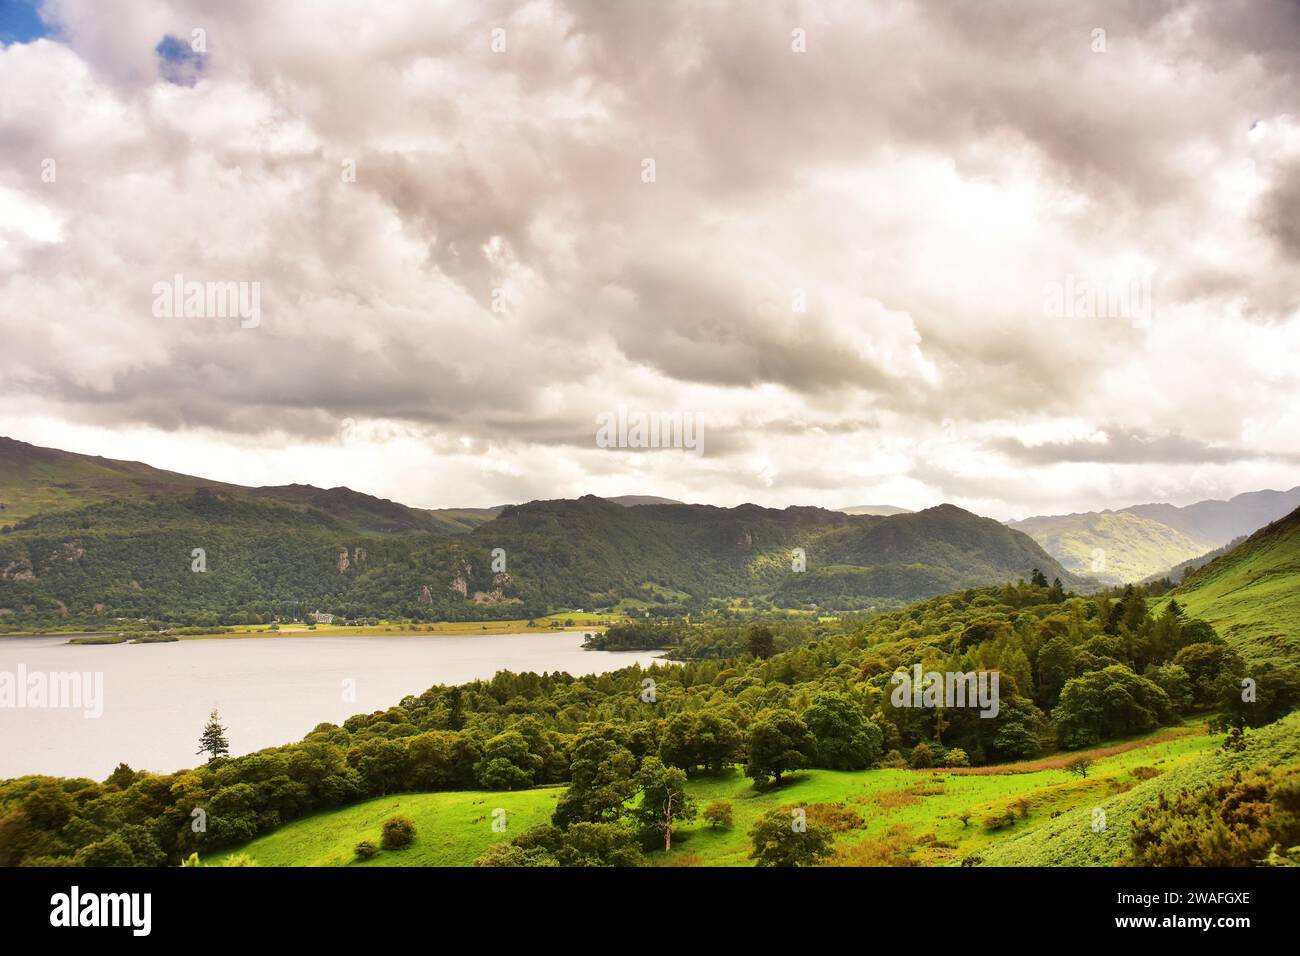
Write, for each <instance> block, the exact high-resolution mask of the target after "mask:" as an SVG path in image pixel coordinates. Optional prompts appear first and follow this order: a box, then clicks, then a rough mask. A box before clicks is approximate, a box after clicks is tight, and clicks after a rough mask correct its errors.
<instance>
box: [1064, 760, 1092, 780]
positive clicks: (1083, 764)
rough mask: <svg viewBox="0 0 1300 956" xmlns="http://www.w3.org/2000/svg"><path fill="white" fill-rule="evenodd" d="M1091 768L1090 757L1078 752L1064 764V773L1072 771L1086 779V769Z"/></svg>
mask: <svg viewBox="0 0 1300 956" xmlns="http://www.w3.org/2000/svg"><path fill="white" fill-rule="evenodd" d="M1091 769H1092V758H1091V757H1085V756H1083V755H1082V754H1080V755H1079V756H1078V757H1075V758H1074V759H1073V760H1071V761H1070V762H1069V763H1067V764H1066V765H1065V771H1066V773H1072V774H1074V775H1075V776H1076V777H1079V778H1081V779H1083V780H1087V779H1088V771H1089V770H1091Z"/></svg>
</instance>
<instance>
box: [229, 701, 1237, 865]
mask: <svg viewBox="0 0 1300 956" xmlns="http://www.w3.org/2000/svg"><path fill="white" fill-rule="evenodd" d="M1217 740H1218V738H1217V737H1215V736H1212V735H1209V734H1206V733H1204V731H1203V730H1202V729H1200V728H1195V727H1187V728H1183V729H1180V730H1178V731H1174V732H1170V731H1161V732H1157V733H1154V734H1149V735H1146V736H1145V737H1141V738H1137V739H1134V740H1131V741H1127V742H1123V743H1118V744H1114V743H1112V744H1110V745H1108V746H1105V747H1100V748H1097V749H1096V750H1095V751H1091V752H1090V754H1091V755H1092V756H1093V759H1094V761H1095V762H1094V766H1093V770H1092V771H1091V772H1090V774H1089V775H1088V777H1087V778H1086V779H1084V778H1080V777H1076V776H1074V775H1072V774H1070V773H1068V772H1066V771H1065V770H1064V769H1063V764H1064V760H1061V759H1055V760H1038V761H1025V762H1022V763H1012V764H1002V765H998V766H993V767H984V768H980V772H978V773H970V772H961V773H957V772H948V771H942V770H906V769H894V770H890V769H880V770H862V771H835V770H807V771H803V772H801V773H799V774H797V775H795V776H793V777H791V778H790V780H789V782H788V783H787V784H786V785H785V786H783V787H780V788H777V789H774V790H767V791H756V790H754V789H753V787H751V786H750V785H749V783H750V782H749V780H747V779H746V778H745V777H743V776H741V775H740V774H739V773H738V772H736V771H734V770H732V771H731V772H728V773H724V774H720V775H718V776H716V777H698V778H693V779H691V780H690V781H689V782H688V784H687V792H688V793H690V795H691V796H692V797H693V798H694V799H695V801H696V802H697V804H699V805H700V806H705V805H707V804H708V803H710V802H712V801H714V800H725V801H727V802H729V803H730V804H731V806H732V808H733V822H732V825H731V826H730V827H725V828H719V829H715V828H713V827H711V826H710V825H709V823H708V822H707V821H704V820H701V819H696V820H694V821H692V822H690V823H687V824H684V825H683V826H682V827H681V828H680V829H679V830H678V831H677V832H676V833H675V834H674V838H673V844H674V846H673V850H672V852H671V853H664V852H663V851H662V850H658V851H655V852H652V853H649V854H648V855H647V859H646V862H647V863H648V864H649V865H651V866H682V865H688V864H689V865H694V866H752V865H753V861H752V860H750V859H749V851H750V846H751V844H750V840H749V836H748V832H749V829H750V827H751V826H752V825H753V823H754V822H755V821H756V820H757V819H758V817H759V816H761V815H762V814H763V813H765V812H766V811H768V810H772V809H776V808H779V807H784V806H789V805H794V806H803V807H815V808H816V807H825V806H829V805H834V804H843V805H844V806H846V807H848V808H851V809H852V811H853V812H855V813H856V814H857V815H858V823H859V825H857V826H852V827H851V828H848V829H844V830H842V831H841V832H840V833H839V834H837V839H836V844H837V856H836V857H835V858H833V859H832V860H831V863H832V864H840V865H864V864H865V865H871V864H875V865H883V864H894V865H898V864H904V865H918V864H919V865H937V866H944V865H956V864H957V863H959V862H960V861H962V860H963V859H965V858H967V857H969V856H978V857H980V858H982V859H986V860H987V859H988V858H989V854H990V851H992V850H994V849H995V848H1000V847H1002V846H1005V845H1019V844H1021V843H1022V838H1023V842H1024V843H1026V844H1027V845H1029V846H1031V847H1032V846H1035V845H1036V844H1035V841H1034V839H1033V834H1034V833H1035V832H1037V831H1038V830H1039V828H1042V827H1046V826H1047V825H1048V824H1049V823H1050V822H1051V821H1052V820H1053V819H1054V816H1055V815H1058V814H1062V813H1067V812H1070V811H1074V812H1076V813H1077V812H1079V810H1080V808H1082V809H1083V810H1084V811H1085V812H1086V810H1087V808H1090V807H1091V806H1092V805H1093V804H1096V803H1099V802H1102V801H1104V800H1107V799H1109V798H1110V797H1111V795H1113V794H1116V793H1126V792H1129V791H1130V790H1131V789H1132V788H1135V787H1138V786H1140V785H1141V778H1140V775H1135V773H1134V771H1135V770H1136V769H1137V768H1142V767H1153V768H1156V769H1158V770H1160V771H1161V772H1162V773H1163V772H1167V771H1171V770H1175V769H1181V768H1185V767H1195V766H1197V765H1198V764H1200V763H1202V762H1206V761H1205V756H1206V755H1207V754H1213V752H1214V747H1215V744H1216V742H1217ZM1213 766H1216V767H1217V763H1214V764H1213ZM1140 773H1141V771H1139V774H1140ZM563 792H564V791H563V788H558V787H549V788H540V789H535V790H522V791H481V790H469V791H452V792H444V793H403V794H396V795H393V796H391V797H380V798H378V799H374V800H368V801H366V802H364V803H360V804H357V805H356V806H352V807H346V808H344V809H340V810H332V811H327V812H325V813H319V814H315V815H313V816H310V817H306V818H304V819H302V820H297V821H295V822H293V823H290V824H287V825H286V826H284V827H281V828H280V829H278V830H275V831H273V832H271V833H269V834H267V835H266V836H263V837H259V838H258V839H256V840H253V841H251V842H249V843H246V844H244V845H242V846H239V847H236V848H233V849H231V850H227V851H224V852H221V853H217V854H213V855H212V856H211V857H208V858H205V859H204V860H203V862H204V863H206V864H208V865H212V866H221V865H223V863H224V862H225V861H226V860H228V859H230V858H231V857H234V856H243V857H247V858H251V859H252V860H253V862H255V863H256V864H257V865H258V866H471V865H473V863H474V861H475V860H476V859H477V858H478V857H479V856H481V855H482V854H483V852H484V851H485V850H487V849H488V848H489V847H490V846H492V845H493V844H494V843H503V842H506V841H507V840H509V839H511V838H512V837H514V836H517V835H518V834H520V833H522V832H524V831H525V830H527V829H529V828H530V827H533V826H536V825H538V824H544V823H546V822H548V821H549V819H550V815H551V813H552V812H553V811H554V809H555V804H556V801H557V800H558V799H559V796H560V795H561V794H562V793H563ZM1020 800H1024V801H1026V806H1025V808H1024V810H1023V811H1020V810H1018V809H1017V810H1016V811H1013V813H1014V816H1015V822H1014V823H1012V824H1011V825H1009V826H1007V827H1005V828H1002V829H998V830H988V829H986V828H985V827H984V826H982V825H981V821H982V820H984V819H986V818H989V817H992V816H997V815H998V814H1001V813H1005V812H1006V811H1007V810H1008V809H1010V808H1012V805H1013V804H1015V803H1016V802H1017V801H1020ZM496 809H501V810H504V811H505V821H506V831H505V832H504V833H503V832H497V831H494V830H493V829H492V825H491V824H492V820H493V817H492V813H493V811H494V810H496ZM815 812H816V811H814V813H815ZM395 814H401V815H403V816H406V817H408V818H410V819H411V820H412V821H413V822H414V823H415V828H416V834H417V836H416V840H415V842H414V843H413V844H412V845H411V846H410V847H408V848H405V849H402V850H396V851H381V852H380V853H379V854H378V855H376V856H375V857H373V858H371V859H369V860H364V861H363V860H359V859H357V857H356V855H355V853H354V852H353V851H354V848H355V847H356V845H357V844H358V843H360V842H361V841H362V840H369V841H371V842H373V843H376V844H378V842H379V832H380V824H382V822H383V821H384V820H385V819H387V818H388V817H391V816H393V815H395ZM1021 814H1023V815H1021ZM963 816H967V820H966V822H964V823H963V821H962V817H963ZM1017 852H1020V851H1017ZM1014 856H1015V854H1014V853H1013V854H1012V859H1014ZM1081 862H1082V863H1084V864H1085V865H1086V864H1087V863H1088V862H1095V861H1089V860H1083V861H1081ZM1009 865H1014V864H1013V863H1012V864H1009Z"/></svg>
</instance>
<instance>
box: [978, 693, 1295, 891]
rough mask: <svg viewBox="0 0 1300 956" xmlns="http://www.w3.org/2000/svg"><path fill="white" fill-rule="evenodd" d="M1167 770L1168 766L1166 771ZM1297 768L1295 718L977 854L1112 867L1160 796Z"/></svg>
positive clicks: (1016, 861) (986, 860) (989, 860)
mask: <svg viewBox="0 0 1300 956" xmlns="http://www.w3.org/2000/svg"><path fill="white" fill-rule="evenodd" d="M1171 764H1172V765H1171ZM1297 764H1300V714H1296V713H1293V714H1291V715H1290V716H1288V717H1284V718H1283V719H1281V720H1279V721H1277V722H1276V723H1273V724H1269V725H1268V726H1266V727H1262V728H1260V729H1259V730H1258V731H1255V732H1253V733H1251V734H1248V735H1247V736H1246V744H1245V748H1244V749H1243V750H1241V751H1239V752H1233V751H1227V750H1219V749H1207V750H1206V751H1205V752H1204V753H1203V754H1202V755H1201V756H1200V758H1199V759H1197V760H1192V761H1182V762H1166V761H1157V762H1155V763H1154V764H1153V766H1154V768H1155V769H1157V770H1160V771H1162V772H1161V773H1160V775H1158V776H1156V777H1154V778H1153V779H1151V780H1147V781H1145V782H1143V783H1140V784H1138V785H1137V786H1134V787H1133V788H1132V789H1129V790H1125V791H1122V792H1119V793H1108V792H1107V789H1106V788H1105V787H1100V788H1098V789H1097V791H1096V796H1095V798H1094V799H1093V800H1092V801H1089V802H1087V803H1085V804H1084V805H1082V806H1079V807H1077V808H1075V809H1073V810H1071V811H1069V812H1067V813H1064V814H1062V815H1061V816H1059V817H1057V818H1055V819H1049V820H1046V821H1044V822H1043V823H1042V824H1041V825H1040V826H1038V827H1034V828H1031V829H1027V830H1026V831H1024V832H1023V833H1021V834H1018V835H1016V836H1015V837H1014V838H1013V839H1011V840H1007V841H1005V842H1001V843H998V844H997V845H996V846H992V847H990V848H989V849H987V850H985V851H983V852H981V854H980V857H981V862H982V863H983V864H985V865H987V866H1112V865H1115V864H1119V863H1122V862H1123V861H1124V859H1125V857H1126V855H1127V852H1128V849H1129V832H1130V828H1131V826H1132V823H1133V820H1134V818H1135V817H1136V816H1137V815H1138V813H1139V812H1141V811H1142V810H1143V809H1144V808H1146V807H1149V806H1151V805H1152V804H1154V803H1156V802H1157V801H1158V800H1159V799H1160V797H1161V796H1162V795H1164V796H1172V795H1174V794H1176V793H1178V792H1179V791H1182V790H1188V791H1198V790H1202V789H1204V788H1205V787H1206V786H1208V785H1209V784H1211V783H1212V782H1214V781H1216V780H1219V779H1220V778H1222V777H1224V776H1225V775H1227V774H1229V773H1231V772H1233V771H1236V770H1246V769H1248V768H1252V767H1260V766H1264V767H1294V766H1296V765H1297ZM1098 808H1100V809H1101V810H1102V811H1103V812H1104V814H1105V817H1104V821H1105V829H1101V830H1098V829H1094V826H1093V824H1094V820H1096V819H1097V818H1096V817H1094V812H1095V811H1096V810H1097V809H1098Z"/></svg>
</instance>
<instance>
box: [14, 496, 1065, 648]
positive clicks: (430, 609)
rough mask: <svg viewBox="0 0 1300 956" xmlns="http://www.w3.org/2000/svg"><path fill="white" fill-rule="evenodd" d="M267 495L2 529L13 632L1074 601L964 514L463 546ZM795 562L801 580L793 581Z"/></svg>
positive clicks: (590, 527) (503, 532)
mask: <svg viewBox="0 0 1300 956" xmlns="http://www.w3.org/2000/svg"><path fill="white" fill-rule="evenodd" d="M255 491H256V492H258V493H256V494H253V493H249V490H248V489H240V488H234V489H233V490H227V489H225V488H220V489H216V488H210V487H200V488H197V489H193V490H188V491H185V492H182V493H175V494H156V495H149V496H143V497H130V496H127V497H125V498H124V499H122V500H116V499H110V500H106V501H102V502H99V503H96V504H91V505H88V506H86V507H83V508H80V509H77V510H72V511H55V512H52V513H49V514H40V515H34V516H31V517H29V518H27V519H26V520H24V521H21V522H19V523H18V524H17V525H15V526H11V527H8V528H6V529H3V533H0V619H2V620H3V621H4V626H5V627H6V628H8V629H26V628H30V627H36V626H41V625H50V624H59V625H61V626H63V627H85V628H93V629H97V630H98V629H104V628H110V627H111V628H114V629H116V628H121V627H123V626H124V625H123V624H122V623H120V622H122V621H145V622H148V621H166V622H170V623H179V624H195V625H213V624H249V623H258V622H266V621H269V620H271V619H272V618H274V617H281V618H285V617H291V618H296V617H299V616H300V615H301V614H302V613H303V612H305V611H309V610H321V611H328V612H331V613H334V614H340V615H343V616H345V617H347V618H351V619H355V618H378V617H387V618H392V617H406V618H411V619H414V620H424V621H434V620H453V621H454V620H473V619H488V618H496V617H505V616H509V617H515V618H518V617H531V616H538V615H542V614H545V613H547V611H549V610H553V609H560V608H574V607H602V606H613V605H615V604H618V603H619V602H620V601H622V600H624V599H632V600H634V601H640V602H642V603H641V604H639V605H637V606H650V605H654V606H658V607H659V608H661V609H663V610H664V611H668V612H672V611H684V610H689V609H691V608H699V607H703V606H705V605H707V604H708V603H709V602H713V601H721V602H724V603H725V602H728V601H730V600H732V599H734V598H738V597H739V598H755V599H764V600H765V599H767V598H768V597H771V598H772V599H774V600H775V601H776V602H777V603H781V604H784V605H785V606H808V605H817V606H819V607H842V608H860V607H872V606H877V605H878V604H880V603H882V602H885V603H890V604H896V603H901V602H906V601H912V600H916V599H919V598H925V597H930V596H933V595H935V594H939V593H943V592H945V591H951V590H953V589H954V588H960V587H968V586H976V585H982V584H998V583H1002V582H1005V581H1008V580H1014V579H1017V578H1024V577H1028V575H1029V573H1030V571H1031V570H1032V569H1033V568H1039V569H1041V570H1042V571H1043V572H1044V573H1045V574H1047V575H1048V577H1049V578H1052V577H1061V578H1062V580H1063V581H1064V582H1065V583H1067V584H1074V583H1076V579H1074V578H1073V577H1072V576H1071V575H1070V574H1069V573H1068V572H1066V571H1065V570H1064V569H1062V568H1061V567H1060V565H1059V564H1057V563H1056V562H1055V561H1054V560H1053V559H1052V558H1051V557H1049V556H1048V555H1047V554H1046V553H1045V552H1043V551H1042V549H1041V548H1039V547H1038V545H1036V544H1034V542H1033V541H1032V540H1031V539H1029V538H1028V537H1026V536H1025V535H1022V534H1020V533H1019V532H1017V531H1013V530H1011V529H1008V528H1006V527H1005V526H1003V525H1001V524H999V523H998V522H995V521H992V520H990V519H986V518H979V517H977V516H975V515H972V514H970V513H969V512H966V511H963V510H961V509H960V508H955V507H953V506H951V505H945V506H941V507H939V508H932V509H929V510H927V511H924V512H920V513H918V514H905V515H895V516H892V517H870V516H862V517H853V516H849V515H845V514H841V513H840V512H835V511H827V510H824V509H821V508H797V507H791V508H786V509H784V510H780V511H778V510H775V509H770V508H760V507H758V506H756V505H741V506H740V507H737V508H715V507H711V506H707V505H682V504H645V505H639V506H637V507H624V506H622V505H620V504H616V503H614V502H610V501H606V500H604V499H601V498H595V497H591V496H587V497H584V498H581V499H577V500H555V501H535V502H530V503H529V504H526V505H517V506H509V507H505V508H502V509H501V510H500V512H499V514H498V515H497V516H496V517H495V518H488V519H487V520H485V521H484V522H482V523H480V524H478V526H477V527H475V528H473V529H472V530H470V531H468V532H467V533H460V534H457V535H455V536H450V535H447V534H441V533H436V532H434V531H431V530H428V525H427V522H426V518H427V516H428V514H429V513H428V512H420V511H417V510H416V509H408V508H405V507H404V506H402V505H396V504H394V503H392V502H387V501H384V500H382V499H376V498H372V497H370V496H367V495H360V494H358V493H356V492H352V491H349V490H348V489H332V490H330V491H322V490H321V489H316V488H312V487H310V486H305V485H291V486H287V487H284V488H270V489H255ZM460 530H461V531H462V532H464V531H465V529H464V528H462V529H460ZM196 548H197V549H202V552H203V559H204V561H205V563H206V565H205V569H204V570H203V571H202V572H201V573H197V572H196V571H195V569H194V567H193V562H192V558H193V555H194V554H195V550H194V549H196ZM796 548H800V549H803V554H804V556H805V560H806V564H807V570H805V571H799V570H796V564H797V562H796V560H795V555H796V554H797V552H796V551H795V550H794V549H796ZM502 561H504V562H505V564H504V566H502V565H501V563H500V562H502ZM845 568H847V569H848V572H849V574H850V575H851V576H852V577H851V580H849V581H848V583H847V584H846V580H845V578H844V575H843V571H844V569H845ZM647 598H650V599H651V600H649V601H646V599H647Z"/></svg>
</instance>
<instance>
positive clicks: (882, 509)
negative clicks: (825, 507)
mask: <svg viewBox="0 0 1300 956" xmlns="http://www.w3.org/2000/svg"><path fill="white" fill-rule="evenodd" d="M835 510H836V511H839V512H841V513H843V514H846V515H882V516H888V515H906V514H911V513H912V512H911V511H909V510H908V509H907V508H896V507H895V506H893V505H852V506H850V507H848V508H836V509H835Z"/></svg>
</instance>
